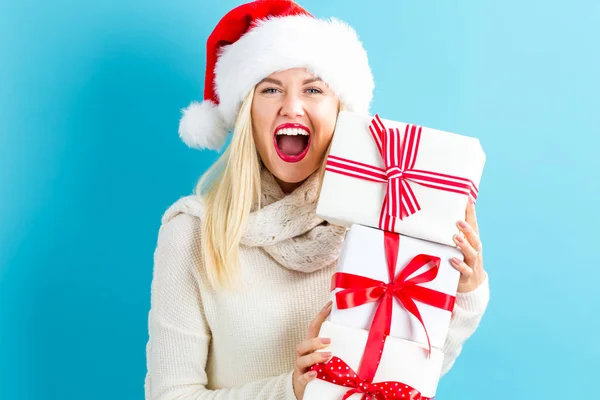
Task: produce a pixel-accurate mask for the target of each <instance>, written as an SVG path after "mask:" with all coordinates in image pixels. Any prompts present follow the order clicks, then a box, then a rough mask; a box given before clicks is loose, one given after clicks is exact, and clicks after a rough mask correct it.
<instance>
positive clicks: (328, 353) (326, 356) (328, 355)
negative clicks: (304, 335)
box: [321, 351, 331, 360]
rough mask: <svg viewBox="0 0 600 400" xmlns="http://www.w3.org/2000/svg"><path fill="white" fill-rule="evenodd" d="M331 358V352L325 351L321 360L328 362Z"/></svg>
mask: <svg viewBox="0 0 600 400" xmlns="http://www.w3.org/2000/svg"><path fill="white" fill-rule="evenodd" d="M329 357H331V352H330V351H323V352H321V358H322V359H323V360H327V359H328V358H329Z"/></svg>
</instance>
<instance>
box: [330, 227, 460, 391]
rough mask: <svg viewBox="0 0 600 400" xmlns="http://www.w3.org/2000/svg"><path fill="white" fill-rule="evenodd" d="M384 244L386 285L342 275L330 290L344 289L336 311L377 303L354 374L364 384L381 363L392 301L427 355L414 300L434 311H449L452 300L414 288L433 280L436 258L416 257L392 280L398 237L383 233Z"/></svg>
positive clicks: (333, 279)
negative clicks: (410, 320) (415, 327)
mask: <svg viewBox="0 0 600 400" xmlns="http://www.w3.org/2000/svg"><path fill="white" fill-rule="evenodd" d="M384 240H385V242H384V246H385V253H386V259H387V264H388V274H389V277H390V279H389V280H390V282H389V283H386V282H383V281H378V280H376V279H371V278H367V277H365V276H361V275H354V274H349V273H345V272H336V273H335V274H334V275H333V277H332V282H331V290H334V289H338V288H340V289H344V290H341V291H339V292H337V293H336V295H335V297H336V304H337V307H338V309H347V308H352V307H358V306H360V305H362V304H365V303H369V302H377V301H379V305H378V306H377V309H376V311H375V315H374V317H373V322H372V324H371V328H370V329H369V336H368V339H367V344H366V346H365V350H364V354H363V361H362V362H361V365H360V368H359V371H358V373H359V375H360V376H361V377H363V378H365V379H367V380H372V379H373V377H374V376H375V372H376V371H377V367H378V366H379V361H380V360H381V354H382V352H383V345H384V342H385V337H386V336H387V335H389V333H390V326H391V322H392V305H393V298H394V297H395V298H396V299H397V300H398V301H400V303H401V304H402V305H403V306H404V308H405V309H406V310H407V311H408V312H409V313H411V314H412V315H414V316H415V317H416V318H417V319H418V320H419V322H420V323H421V325H422V326H423V329H424V330H425V334H426V336H427V343H428V345H429V351H431V342H430V341H429V333H428V332H427V328H426V327H425V323H424V322H423V318H422V317H421V313H420V312H419V309H418V308H417V305H416V304H415V300H416V301H420V302H422V303H425V304H428V305H430V306H433V307H436V308H440V309H443V310H447V311H452V309H453V308H454V302H455V299H456V298H455V296H451V295H449V294H446V293H442V292H438V291H436V290H433V289H428V288H425V287H422V286H418V284H419V283H425V282H430V281H432V280H434V279H435V278H436V276H437V274H438V271H439V267H440V258H439V257H434V256H430V255H426V254H419V255H417V256H416V257H414V258H413V259H412V260H411V261H410V262H409V263H408V265H407V266H406V267H405V268H404V269H403V270H402V272H400V274H399V275H398V277H397V278H396V277H395V275H396V273H395V272H396V263H397V260H398V250H399V247H400V235H399V234H397V233H392V232H384ZM429 263H432V264H433V267H432V268H430V269H429V270H427V271H425V272H423V273H421V274H419V275H417V276H415V277H413V278H410V279H407V278H408V277H409V276H410V275H412V274H413V273H415V272H416V271H418V270H419V268H421V267H423V266H424V265H427V264H429Z"/></svg>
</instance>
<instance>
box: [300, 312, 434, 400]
mask: <svg viewBox="0 0 600 400" xmlns="http://www.w3.org/2000/svg"><path fill="white" fill-rule="evenodd" d="M368 334H369V332H368V331H366V330H364V329H356V328H350V327H347V326H342V325H339V324H335V323H332V322H330V321H325V322H324V323H323V325H322V326H321V330H320V332H319V337H328V338H331V344H330V345H329V346H328V347H327V348H325V349H322V350H320V351H331V352H332V354H333V356H336V357H339V358H341V359H342V360H343V361H344V362H345V363H346V364H348V366H349V367H350V368H351V369H352V370H353V371H354V372H358V370H359V366H360V362H361V359H362V356H363V351H364V348H365V345H366V343H367V337H368ZM443 360H444V354H443V353H442V351H441V350H439V349H431V356H430V358H429V359H428V358H427V349H426V346H421V345H419V344H417V343H412V342H409V341H407V340H402V339H398V338H393V337H390V336H388V337H387V339H386V341H385V344H384V348H383V353H382V356H381V360H380V364H379V367H378V368H377V372H376V374H375V377H374V379H373V383H379V382H397V383H398V385H401V384H402V385H404V386H410V387H412V388H414V389H416V390H418V391H419V392H420V393H421V395H422V396H425V397H433V396H435V392H436V389H437V386H438V382H439V377H440V373H441V370H442V363H443ZM317 376H319V375H317ZM391 386H395V385H391ZM402 389H403V390H404V388H402ZM348 390H350V388H349V387H346V386H341V385H336V384H334V383H331V382H327V381H325V380H322V379H318V378H317V379H313V380H312V381H310V382H309V383H308V385H307V386H306V390H305V392H304V399H305V400H317V399H319V400H325V399H327V400H329V399H332V400H333V399H336V400H340V399H341V398H342V397H343V396H344V394H345V393H346V392H347V391H348ZM361 397H362V394H354V395H352V396H350V397H349V399H351V400H359V399H360V398H361ZM407 398H408V396H407Z"/></svg>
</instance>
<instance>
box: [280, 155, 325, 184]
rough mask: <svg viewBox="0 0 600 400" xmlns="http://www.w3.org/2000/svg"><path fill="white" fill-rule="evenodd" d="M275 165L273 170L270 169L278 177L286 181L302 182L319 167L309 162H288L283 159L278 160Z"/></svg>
mask: <svg viewBox="0 0 600 400" xmlns="http://www.w3.org/2000/svg"><path fill="white" fill-rule="evenodd" d="M303 164H304V165H303ZM274 167H275V168H273V169H272V170H271V169H270V171H271V173H272V174H273V175H274V176H275V177H276V178H277V179H279V180H280V181H282V182H286V183H300V182H302V181H304V180H306V179H307V178H308V177H309V176H311V174H312V173H313V172H315V171H316V169H317V168H316V167H314V166H312V165H308V163H303V162H299V163H286V162H284V161H283V160H281V159H279V160H277V162H276V165H275V166H274Z"/></svg>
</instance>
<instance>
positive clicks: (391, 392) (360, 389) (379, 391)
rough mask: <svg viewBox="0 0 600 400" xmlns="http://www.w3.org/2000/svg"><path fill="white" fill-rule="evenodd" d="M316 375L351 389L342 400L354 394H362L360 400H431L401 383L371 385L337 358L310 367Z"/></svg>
mask: <svg viewBox="0 0 600 400" xmlns="http://www.w3.org/2000/svg"><path fill="white" fill-rule="evenodd" d="M311 370H312V371H315V372H316V373H317V378H318V379H322V380H324V381H326V382H330V383H333V384H336V385H340V386H345V387H349V388H351V389H350V390H348V391H347V392H346V393H345V394H344V397H342V400H346V399H348V398H349V397H350V396H352V395H353V394H356V393H362V394H363V396H362V400H369V399H372V400H431V399H433V397H425V396H422V395H421V393H420V392H419V391H418V390H417V389H415V388H413V387H411V386H409V385H406V384H404V383H401V382H392V381H388V382H377V383H371V382H370V381H368V380H365V379H361V378H360V376H359V375H357V374H356V372H354V371H353V370H352V368H350V367H349V366H348V364H346V363H345V362H344V361H343V360H342V359H340V358H338V357H335V356H334V357H332V358H331V360H329V361H328V362H327V363H319V364H315V365H313V366H312V367H311Z"/></svg>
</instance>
